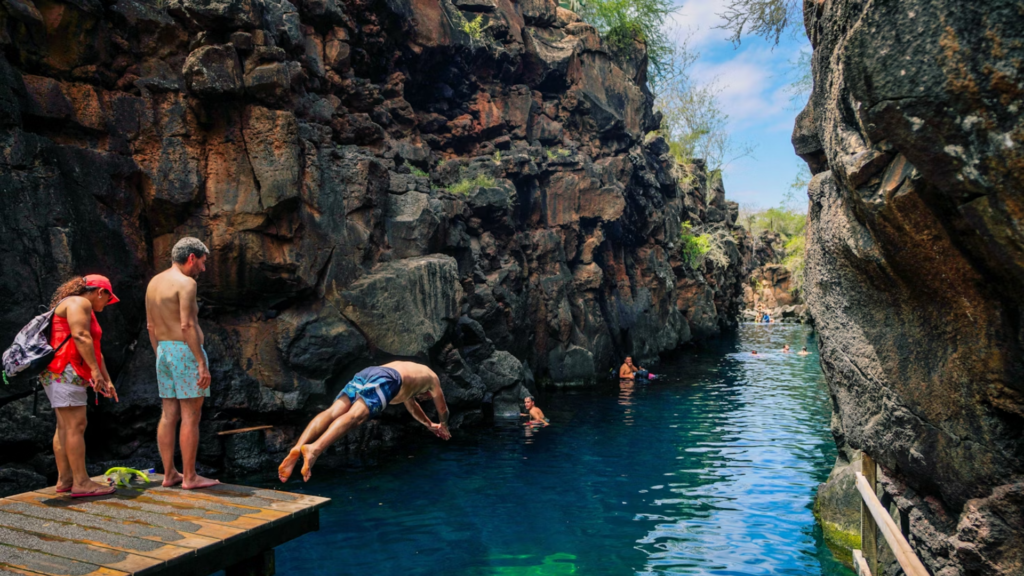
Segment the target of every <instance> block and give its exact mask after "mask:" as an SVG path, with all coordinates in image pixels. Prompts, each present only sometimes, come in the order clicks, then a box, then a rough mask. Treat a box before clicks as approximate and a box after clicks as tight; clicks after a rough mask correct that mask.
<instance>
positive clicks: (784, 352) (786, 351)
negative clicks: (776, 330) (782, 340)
mask: <svg viewBox="0 0 1024 576" xmlns="http://www.w3.org/2000/svg"><path fill="white" fill-rule="evenodd" d="M782 353H783V354H789V344H784V345H783V346H782Z"/></svg>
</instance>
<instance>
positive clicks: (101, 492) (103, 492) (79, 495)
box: [71, 486, 117, 498]
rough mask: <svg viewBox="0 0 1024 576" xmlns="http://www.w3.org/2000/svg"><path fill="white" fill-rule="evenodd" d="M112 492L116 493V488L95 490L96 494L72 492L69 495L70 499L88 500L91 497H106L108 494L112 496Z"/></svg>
mask: <svg viewBox="0 0 1024 576" xmlns="http://www.w3.org/2000/svg"><path fill="white" fill-rule="evenodd" d="M114 492H117V488H115V487H113V486H111V487H109V488H107V489H106V490H97V491H96V492H72V493H71V497H72V498H90V497H92V496H107V495H108V494H113V493H114Z"/></svg>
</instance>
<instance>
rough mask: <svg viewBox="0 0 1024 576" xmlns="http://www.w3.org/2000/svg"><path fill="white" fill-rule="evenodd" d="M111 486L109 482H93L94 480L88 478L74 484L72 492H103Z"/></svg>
mask: <svg viewBox="0 0 1024 576" xmlns="http://www.w3.org/2000/svg"><path fill="white" fill-rule="evenodd" d="M108 488H110V485H109V484H100V483H99V482H93V481H92V480H86V481H85V482H82V483H81V484H72V485H71V493H72V494H91V493H93V492H103V491H105V490H107V489H108Z"/></svg>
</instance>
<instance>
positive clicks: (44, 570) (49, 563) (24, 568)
mask: <svg viewBox="0 0 1024 576" xmlns="http://www.w3.org/2000/svg"><path fill="white" fill-rule="evenodd" d="M0 570H7V571H10V572H11V573H13V574H19V575H21V574H29V575H32V576H34V575H36V574H49V575H61V576H64V575H67V576H128V574H127V573H126V572H121V571H118V570H111V569H109V568H103V567H101V566H96V565H95V564H89V563H87V562H78V561H77V560H69V559H67V558H61V557H58V556H51V555H49V554H42V553H39V552H35V551H33V550H24V549H21V548H17V547H14V546H6V545H4V544H0Z"/></svg>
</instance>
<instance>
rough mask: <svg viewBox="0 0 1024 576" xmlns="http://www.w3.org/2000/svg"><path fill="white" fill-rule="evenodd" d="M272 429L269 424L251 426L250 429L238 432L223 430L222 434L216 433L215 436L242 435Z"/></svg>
mask: <svg viewBox="0 0 1024 576" xmlns="http://www.w3.org/2000/svg"><path fill="white" fill-rule="evenodd" d="M270 428H273V426H271V425H270V424H267V425H264V426H253V427H251V428H239V429H238V430H224V431H223V432H217V436H230V435H232V434H242V433H244V432H255V431H257V430H269V429H270Z"/></svg>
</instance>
